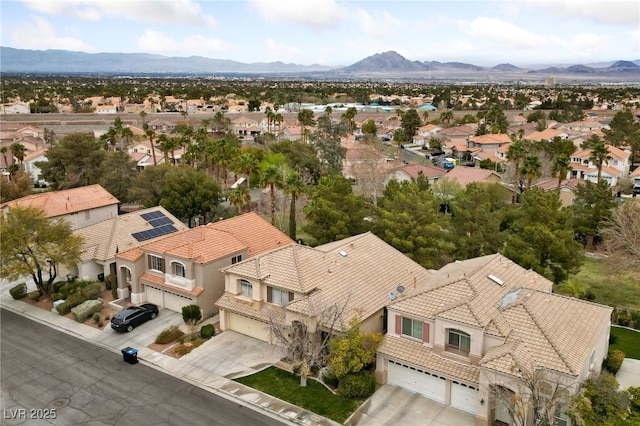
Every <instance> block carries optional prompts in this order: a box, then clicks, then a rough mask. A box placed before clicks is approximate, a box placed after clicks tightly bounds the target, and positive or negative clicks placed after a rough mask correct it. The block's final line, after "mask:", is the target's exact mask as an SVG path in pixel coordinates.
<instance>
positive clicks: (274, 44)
mask: <svg viewBox="0 0 640 426" xmlns="http://www.w3.org/2000/svg"><path fill="white" fill-rule="evenodd" d="M264 47H265V49H266V53H267V57H268V58H269V59H268V61H284V62H288V61H291V60H292V59H293V58H296V59H298V58H300V56H301V55H303V54H304V52H303V51H302V50H300V49H299V48H297V47H295V46H290V45H287V44H284V43H281V42H279V41H276V40H274V39H272V38H267V39H265V41H264Z"/></svg>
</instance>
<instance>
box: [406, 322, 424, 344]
mask: <svg viewBox="0 0 640 426" xmlns="http://www.w3.org/2000/svg"><path fill="white" fill-rule="evenodd" d="M402 334H404V335H405V336H411V337H415V338H416V339H420V340H422V321H417V320H413V319H411V318H402Z"/></svg>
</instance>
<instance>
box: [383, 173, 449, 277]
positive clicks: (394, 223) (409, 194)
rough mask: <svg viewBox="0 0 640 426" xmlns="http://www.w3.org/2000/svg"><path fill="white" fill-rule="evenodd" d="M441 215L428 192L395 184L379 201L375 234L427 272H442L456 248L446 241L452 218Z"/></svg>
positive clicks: (406, 185)
mask: <svg viewBox="0 0 640 426" xmlns="http://www.w3.org/2000/svg"><path fill="white" fill-rule="evenodd" d="M438 211H439V203H438V202H437V201H436V200H435V199H434V196H433V194H432V192H431V191H429V190H428V189H427V188H420V187H419V186H418V184H417V183H416V182H402V183H401V184H400V183H398V182H397V181H396V180H392V181H391V182H389V184H388V185H387V188H386V190H385V193H384V196H383V197H382V198H380V199H379V200H378V207H377V209H376V218H375V220H374V222H373V232H374V233H375V234H376V235H377V236H378V237H379V238H381V239H382V240H384V241H385V242H387V243H388V244H390V245H392V246H393V247H395V248H396V249H397V250H399V251H400V252H402V253H404V254H405V255H407V256H408V257H409V258H411V259H413V260H414V261H416V262H417V263H419V264H420V265H422V266H424V267H425V268H440V267H442V266H444V265H445V264H447V263H449V261H450V260H451V253H452V252H453V251H454V250H455V247H454V246H453V244H452V243H451V242H449V241H448V239H447V232H446V231H447V227H448V217H449V216H440V215H439V214H438Z"/></svg>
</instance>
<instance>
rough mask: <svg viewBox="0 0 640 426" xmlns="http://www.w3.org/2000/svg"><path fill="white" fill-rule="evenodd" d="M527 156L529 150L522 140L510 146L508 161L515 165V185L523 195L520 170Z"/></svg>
mask: <svg viewBox="0 0 640 426" xmlns="http://www.w3.org/2000/svg"><path fill="white" fill-rule="evenodd" d="M526 156H527V148H526V147H525V145H524V142H522V140H521V139H517V140H515V141H513V143H512V144H511V145H510V146H509V149H508V150H507V160H509V161H510V162H511V163H513V169H514V172H513V176H514V177H513V179H514V183H515V186H516V188H518V189H519V190H520V192H521V193H522V191H523V187H522V184H521V181H520V168H521V167H522V161H523V160H524V158H525V157H526ZM514 202H515V198H514Z"/></svg>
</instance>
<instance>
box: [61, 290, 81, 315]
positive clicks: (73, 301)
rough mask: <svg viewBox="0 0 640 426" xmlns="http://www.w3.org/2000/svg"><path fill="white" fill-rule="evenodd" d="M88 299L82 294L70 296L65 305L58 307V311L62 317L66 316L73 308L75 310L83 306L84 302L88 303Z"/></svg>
mask: <svg viewBox="0 0 640 426" xmlns="http://www.w3.org/2000/svg"><path fill="white" fill-rule="evenodd" d="M86 300H87V299H86V298H85V297H84V296H83V295H82V294H80V293H74V294H72V295H71V296H69V297H68V298H67V299H66V300H65V301H64V303H61V304H59V305H58V307H57V308H56V309H57V310H58V313H59V314H60V315H66V314H68V313H69V312H71V309H72V308H75V307H76V306H78V305H79V304H81V303H82V302H84V301H86Z"/></svg>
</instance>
